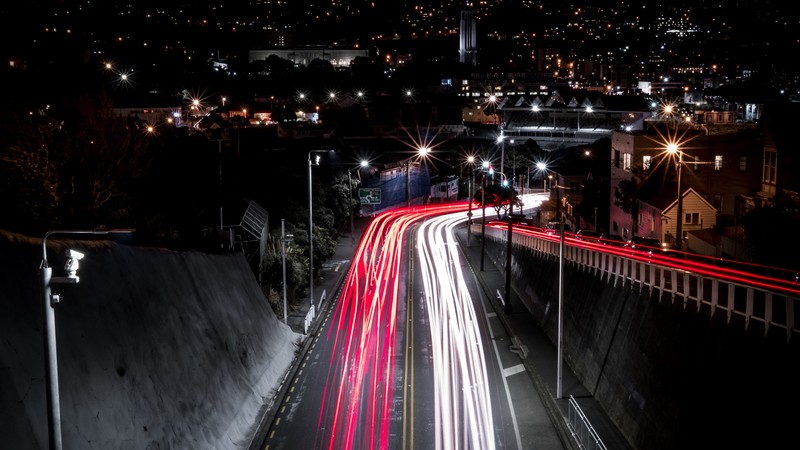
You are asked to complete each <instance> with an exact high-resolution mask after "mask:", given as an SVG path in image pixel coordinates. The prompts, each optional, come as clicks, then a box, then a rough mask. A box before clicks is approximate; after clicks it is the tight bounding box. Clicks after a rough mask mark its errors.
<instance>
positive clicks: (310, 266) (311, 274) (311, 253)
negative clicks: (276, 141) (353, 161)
mask: <svg viewBox="0 0 800 450" xmlns="http://www.w3.org/2000/svg"><path fill="white" fill-rule="evenodd" d="M332 152H333V150H311V151H310V152H308V298H309V302H310V305H311V314H312V315H313V314H314V221H313V219H312V214H313V212H312V209H313V208H312V205H311V190H312V189H311V166H318V165H319V160H320V159H321V158H322V157H321V156H319V155H316V156H315V157H314V159H313V160H312V159H311V155H312V154H314V153H332Z"/></svg>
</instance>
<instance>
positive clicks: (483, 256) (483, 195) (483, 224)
mask: <svg viewBox="0 0 800 450" xmlns="http://www.w3.org/2000/svg"><path fill="white" fill-rule="evenodd" d="M481 183H482V188H481V208H483V219H482V221H481V272H483V260H484V259H486V174H485V173H484V174H483V181H482V182H481Z"/></svg>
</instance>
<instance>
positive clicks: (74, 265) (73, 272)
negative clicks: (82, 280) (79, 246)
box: [64, 249, 83, 280]
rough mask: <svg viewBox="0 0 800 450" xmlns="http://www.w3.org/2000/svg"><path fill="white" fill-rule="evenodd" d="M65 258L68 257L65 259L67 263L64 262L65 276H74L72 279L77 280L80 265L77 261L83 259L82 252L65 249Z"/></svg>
mask: <svg viewBox="0 0 800 450" xmlns="http://www.w3.org/2000/svg"><path fill="white" fill-rule="evenodd" d="M67 258H69V259H68V260H67V263H66V264H64V270H66V271H67V277H69V278H74V279H76V280H77V279H78V267H80V264H79V263H78V261H80V260H81V259H83V253H81V252H79V251H77V250H72V249H69V250H67Z"/></svg>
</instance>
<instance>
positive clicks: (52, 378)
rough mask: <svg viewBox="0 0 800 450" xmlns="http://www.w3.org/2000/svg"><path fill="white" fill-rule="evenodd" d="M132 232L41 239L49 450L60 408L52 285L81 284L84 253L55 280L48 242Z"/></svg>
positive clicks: (73, 255) (53, 447)
mask: <svg viewBox="0 0 800 450" xmlns="http://www.w3.org/2000/svg"><path fill="white" fill-rule="evenodd" d="M133 231H134V230H133V229H119V228H117V229H112V228H97V229H94V230H53V231H48V232H47V233H45V235H44V238H42V263H41V265H40V266H39V279H40V280H41V283H42V284H41V293H42V333H43V338H44V347H45V357H44V365H45V374H44V376H45V384H46V385H47V432H48V439H49V443H50V445H49V448H50V450H61V449H62V445H61V404H60V400H59V396H58V355H57V352H56V317H55V312H54V310H53V308H54V306H55V304H56V303H59V302H60V301H61V296H60V295H58V294H53V293H52V292H51V291H50V285H51V284H53V283H60V284H76V283H78V282H79V281H80V277H78V275H77V270H78V260H79V259H81V258H83V253H80V252H78V251H75V250H69V251H68V252H67V257H68V258H69V260H68V261H67V264H66V265H65V269H66V270H67V272H68V276H66V277H54V276H53V269H52V268H51V267H50V266H49V265H48V264H47V238H48V237H50V236H52V235H54V234H111V233H132V232H133Z"/></svg>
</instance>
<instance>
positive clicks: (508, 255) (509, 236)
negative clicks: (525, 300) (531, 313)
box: [503, 175, 514, 314]
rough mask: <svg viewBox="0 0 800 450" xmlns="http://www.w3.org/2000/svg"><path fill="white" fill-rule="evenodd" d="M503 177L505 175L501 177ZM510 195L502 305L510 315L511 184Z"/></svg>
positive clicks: (512, 204)
mask: <svg viewBox="0 0 800 450" xmlns="http://www.w3.org/2000/svg"><path fill="white" fill-rule="evenodd" d="M503 176H504V177H505V175H503ZM508 188H509V189H511V193H510V194H509V196H508V233H507V236H506V243H507V246H506V301H505V302H504V303H503V312H505V313H506V314H511V312H512V308H511V250H512V247H511V236H512V235H513V234H514V233H513V230H512V220H511V212H512V211H513V208H514V186H513V184H512V185H511V186H509V187H508Z"/></svg>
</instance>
